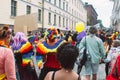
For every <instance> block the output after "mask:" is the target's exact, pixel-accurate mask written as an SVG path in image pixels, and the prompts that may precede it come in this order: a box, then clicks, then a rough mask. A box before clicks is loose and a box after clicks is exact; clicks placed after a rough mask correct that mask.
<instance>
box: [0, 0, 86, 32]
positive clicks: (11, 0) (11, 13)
mask: <svg viewBox="0 0 120 80" xmlns="http://www.w3.org/2000/svg"><path fill="white" fill-rule="evenodd" d="M43 2H44V3H43ZM0 8H1V9H0V25H2V24H8V25H11V26H14V22H15V17H16V16H21V15H27V14H33V13H37V14H38V16H37V17H38V22H37V24H38V26H37V27H38V28H39V29H41V28H42V27H43V28H49V27H52V26H53V27H56V28H59V29H61V30H72V31H74V30H75V24H76V23H77V22H83V23H84V24H85V25H86V23H87V11H86V9H85V8H84V4H83V2H82V1H81V0H2V3H0ZM43 8H44V12H42V11H43ZM42 13H44V15H42ZM43 18H44V19H43ZM43 20H44V21H43ZM20 23H21V24H22V21H21V22H20ZM33 27H34V26H33Z"/></svg>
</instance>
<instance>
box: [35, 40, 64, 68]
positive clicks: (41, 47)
mask: <svg viewBox="0 0 120 80" xmlns="http://www.w3.org/2000/svg"><path fill="white" fill-rule="evenodd" d="M64 42H65V41H64V40H63V39H60V40H59V41H58V42H56V43H55V45H54V46H49V45H48V44H47V43H46V42H45V41H44V42H43V43H38V44H37V46H36V47H37V48H36V51H37V54H38V55H37V56H36V61H37V65H38V68H40V67H41V66H42V63H43V61H42V60H43V56H42V55H45V54H48V53H49V52H54V53H55V52H56V51H57V48H58V47H59V46H60V45H61V44H63V43H64Z"/></svg>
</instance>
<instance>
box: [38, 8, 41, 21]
mask: <svg viewBox="0 0 120 80" xmlns="http://www.w3.org/2000/svg"><path fill="white" fill-rule="evenodd" d="M38 21H39V22H41V10H40V9H38Z"/></svg>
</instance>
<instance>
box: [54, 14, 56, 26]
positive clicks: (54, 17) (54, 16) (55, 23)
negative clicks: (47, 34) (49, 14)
mask: <svg viewBox="0 0 120 80" xmlns="http://www.w3.org/2000/svg"><path fill="white" fill-rule="evenodd" d="M54 26H56V15H54Z"/></svg>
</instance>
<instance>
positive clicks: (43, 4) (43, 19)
mask: <svg viewBox="0 0 120 80" xmlns="http://www.w3.org/2000/svg"><path fill="white" fill-rule="evenodd" d="M43 29H44V0H42V33H43Z"/></svg>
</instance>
